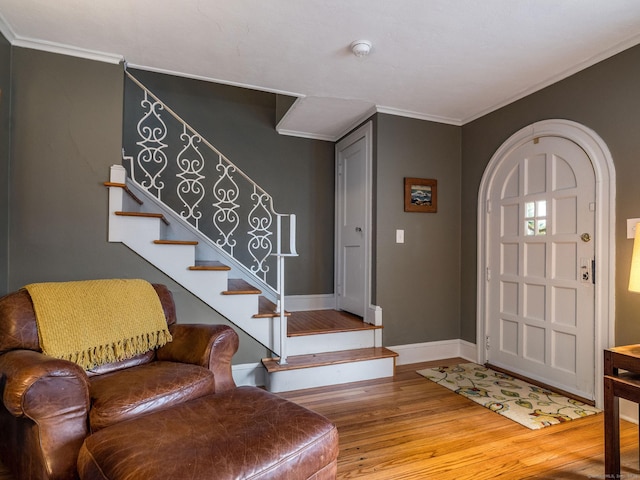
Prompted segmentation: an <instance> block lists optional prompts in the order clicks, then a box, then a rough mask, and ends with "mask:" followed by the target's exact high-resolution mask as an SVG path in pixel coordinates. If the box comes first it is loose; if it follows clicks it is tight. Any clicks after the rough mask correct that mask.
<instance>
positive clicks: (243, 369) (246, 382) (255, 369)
mask: <svg viewBox="0 0 640 480" xmlns="http://www.w3.org/2000/svg"><path fill="white" fill-rule="evenodd" d="M231 373H232V375H233V380H234V381H235V382H236V385H238V386H239V387H240V386H251V387H264V386H265V384H266V381H265V378H266V375H267V371H266V370H265V368H264V366H263V365H262V363H243V364H240V365H232V366H231Z"/></svg>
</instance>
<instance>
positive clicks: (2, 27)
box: [0, 13, 16, 44]
mask: <svg viewBox="0 0 640 480" xmlns="http://www.w3.org/2000/svg"><path fill="white" fill-rule="evenodd" d="M0 33H1V34H2V35H4V38H6V39H7V41H8V42H9V43H11V44H13V42H14V41H15V39H16V34H15V32H14V31H13V29H12V28H11V26H10V25H9V24H8V23H7V21H6V20H5V18H4V17H3V16H2V13H0Z"/></svg>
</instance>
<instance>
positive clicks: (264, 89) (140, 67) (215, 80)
mask: <svg viewBox="0 0 640 480" xmlns="http://www.w3.org/2000/svg"><path fill="white" fill-rule="evenodd" d="M127 68H135V69H136V70H143V71H146V72H153V73H162V74H165V75H173V76H174V77H182V78H190V79H192V80H202V81H204V82H210V83H219V84H221V85H229V86H230V87H239V88H248V89H249V90H258V91H260V92H267V93H275V94H278V95H288V96H290V97H303V96H304V95H301V94H300V93H295V92H289V91H286V90H278V89H277V88H268V87H258V86H256V85H251V84H248V83H241V82H232V81H229V80H220V79H219V78H213V77H206V76H204V75H193V74H190V73H185V72H180V71H177V70H168V69H165V68H156V67H149V66H146V65H139V64H135V63H129V62H127Z"/></svg>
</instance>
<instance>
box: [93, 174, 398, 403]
mask: <svg viewBox="0 0 640 480" xmlns="http://www.w3.org/2000/svg"><path fill="white" fill-rule="evenodd" d="M105 185H106V186H107V187H108V188H109V241H110V242H122V243H123V244H125V245H126V246H127V247H129V248H130V249H132V250H133V251H135V252H136V253H137V254H138V255H140V256H141V257H142V258H144V259H146V260H147V261H149V262H150V263H151V264H153V265H154V266H156V267H157V268H158V269H159V270H161V271H162V272H164V273H165V274H166V275H168V276H169V277H171V278H172V279H173V280H175V281H176V282H177V283H179V284H180V285H182V286H183V287H184V288H185V289H187V290H189V291H190V292H191V293H193V294H194V295H195V296H197V297H198V298H200V299H201V300H202V301H203V302H204V303H206V304H207V305H209V306H210V307H211V308H213V309H215V310H216V311H218V312H219V313H220V314H221V315H223V316H224V317H226V318H227V319H228V320H229V321H230V322H231V323H233V324H234V325H236V326H237V327H238V328H240V329H242V330H243V331H245V332H246V333H247V334H248V335H250V336H251V337H253V338H255V339H256V340H257V341H258V342H260V343H261V344H262V345H264V346H265V347H266V348H268V349H269V350H270V351H271V352H273V353H274V357H273V358H265V359H263V361H262V363H263V365H264V368H265V369H266V376H265V378H266V387H267V389H268V390H270V391H272V392H282V391H290V390H297V389H303V388H312V387H319V386H325V385H333V384H340V383H347V382H353V381H360V380H369V379H375V378H383V377H389V376H393V374H394V367H395V357H396V356H397V354H396V353H395V352H392V351H391V350H388V349H386V348H383V347H375V346H374V345H375V344H376V336H375V334H376V331H378V330H379V329H380V328H382V327H381V326H377V327H376V326H372V325H369V324H366V323H364V322H362V320H361V319H360V318H359V317H355V316H353V315H350V314H347V313H346V312H337V311H332V310H322V311H312V312H291V313H289V312H282V315H281V313H280V312H279V311H277V310H278V307H277V306H276V303H275V302H274V301H273V299H272V298H268V294H269V292H266V291H265V292H264V293H263V286H264V285H262V286H261V285H257V286H256V284H260V283H261V282H260V280H259V279H258V278H257V277H256V276H255V275H254V274H252V273H251V272H250V271H249V270H248V269H247V268H245V267H244V266H243V265H242V264H241V263H240V262H238V261H237V260H235V259H234V258H233V257H232V256H230V255H229V254H228V253H227V252H225V251H224V250H223V249H221V248H220V247H219V246H218V245H216V244H215V243H214V242H213V241H212V240H211V239H209V238H208V237H207V236H205V235H204V234H203V233H201V232H200V231H199V230H197V229H195V228H193V226H192V225H191V224H190V223H189V222H187V221H185V219H184V217H182V216H180V215H178V214H177V213H175V212H174V211H173V210H172V209H170V208H169V207H167V206H166V205H165V204H164V203H163V202H161V201H160V200H158V198H156V197H155V196H153V195H151V194H149V192H148V191H147V190H146V189H145V188H143V187H141V186H140V185H139V184H137V183H136V182H134V181H132V180H131V179H130V178H128V176H127V173H126V170H125V168H124V167H122V166H121V165H114V166H113V167H112V168H111V177H110V180H109V181H108V182H105ZM267 289H268V286H267ZM285 352H286V354H285Z"/></svg>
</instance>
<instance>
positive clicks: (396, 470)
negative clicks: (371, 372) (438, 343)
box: [280, 359, 640, 480]
mask: <svg viewBox="0 0 640 480" xmlns="http://www.w3.org/2000/svg"><path fill="white" fill-rule="evenodd" d="M459 362H464V360H461V359H449V360H444V361H443V360H441V361H437V362H425V363H420V364H415V365H403V366H398V367H396V375H395V377H393V378H390V379H381V380H369V381H367V382H359V383H351V384H346V385H341V386H332V387H321V388H316V389H311V390H301V391H296V392H285V393H281V394H280V395H282V396H284V397H285V398H288V399H290V400H293V401H295V402H297V403H300V404H302V405H304V406H307V407H308V408H311V409H313V410H315V411H317V412H319V413H322V414H323V415H325V416H327V417H328V418H329V419H331V420H332V421H333V422H335V423H336V425H337V426H338V432H339V434H340V455H339V457H338V478H339V479H352V478H362V479H364V478H366V479H367V480H369V479H371V480H388V479H393V480H396V479H407V480H409V479H421V480H422V479H432V478H433V479H439V480H440V479H444V480H447V479H452V480H453V479H455V480H459V479H462V480H464V479H469V480H471V479H473V480H478V479H479V480H483V479H487V480H488V479H494V478H497V479H513V480H520V479H589V478H594V479H595V478H604V431H603V430H604V427H603V415H602V414H599V415H593V416H590V417H585V418H582V419H579V420H574V421H572V422H567V423H565V424H560V425H556V426H552V427H547V428H543V429H540V430H529V429H527V428H526V427H523V426H521V425H519V424H517V423H515V422H513V421H511V420H509V419H507V418H505V417H502V416H501V415H498V414H496V413H494V412H491V411H490V410H488V409H486V408H484V407H482V406H480V405H478V404H476V403H474V402H472V401H471V400H468V399H466V398H464V397H462V396H460V395H457V394H455V393H453V392H451V391H449V390H447V389H446V388H444V387H442V386H440V385H437V384H435V383H433V382H430V381H428V380H427V379H425V378H424V377H422V376H421V375H419V374H417V373H416V370H419V369H422V368H428V367H432V366H439V365H452V364H455V363H459ZM621 445H622V460H621V461H622V463H623V473H625V474H626V475H628V477H627V478H640V470H639V469H638V451H637V448H638V431H637V426H636V425H633V424H631V423H629V422H626V421H622V422H621Z"/></svg>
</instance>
